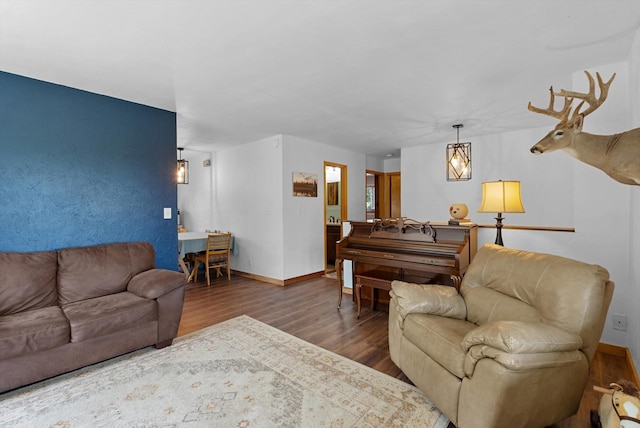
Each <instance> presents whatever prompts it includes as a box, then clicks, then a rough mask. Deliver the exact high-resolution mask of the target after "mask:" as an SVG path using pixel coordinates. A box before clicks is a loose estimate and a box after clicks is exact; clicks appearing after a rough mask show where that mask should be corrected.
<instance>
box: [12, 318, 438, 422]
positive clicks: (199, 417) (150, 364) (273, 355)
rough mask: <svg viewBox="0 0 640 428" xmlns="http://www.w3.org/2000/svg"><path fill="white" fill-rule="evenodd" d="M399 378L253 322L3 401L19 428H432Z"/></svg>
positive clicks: (216, 329) (427, 407)
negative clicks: (392, 427) (393, 427)
mask: <svg viewBox="0 0 640 428" xmlns="http://www.w3.org/2000/svg"><path fill="white" fill-rule="evenodd" d="M447 424H448V420H447V419H446V418H445V417H444V416H443V415H441V413H440V412H439V411H438V410H437V409H436V408H435V407H434V406H433V405H432V404H431V403H430V402H429V401H428V400H427V399H426V398H425V397H424V396H423V395H422V394H421V393H420V391H418V390H417V389H416V388H414V387H413V386H411V385H408V384H406V383H404V382H402V381H400V380H398V379H395V378H392V377H390V376H387V375H385V374H382V373H379V372H377V371H375V370H373V369H371V368H369V367H366V366H363V365H361V364H358V363H356V362H354V361H351V360H348V359H346V358H343V357H341V356H339V355H336V354H334V353H331V352H329V351H326V350H324V349H322V348H319V347H317V346H315V345H312V344H310V343H307V342H305V341H303V340H300V339H298V338H296V337H293V336H291V335H289V334H287V333H284V332H282V331H280V330H277V329H275V328H273V327H271V326H268V325H266V324H263V323H261V322H259V321H256V320H254V319H252V318H250V317H247V316H241V317H238V318H234V319H232V320H229V321H226V322H223V323H220V324H217V325H214V326H211V327H209V328H206V329H203V330H200V331H198V332H195V333H193V334H191V335H188V336H183V337H180V338H178V339H176V340H175V341H174V344H173V346H170V347H168V348H164V349H161V350H156V349H155V348H145V349H142V350H140V351H136V352H134V353H131V354H128V355H125V356H122V357H118V358H115V359H113V360H110V361H107V362H104V363H100V364H96V365H93V366H91V367H87V368H84V369H80V370H77V371H75V372H72V373H68V374H65V375H62V376H58V377H56V378H54V379H50V380H47V381H44V382H40V383H38V384H35V385H31V386H27V387H24V388H21V389H18V390H15V391H11V392H8V393H5V394H3V395H0V425H2V426H20V427H27V426H28V427H52V428H57V427H60V428H74V427H125V426H127V427H178V426H179V427H224V428H231V427H238V428H256V427H292V428H293V427H295V428H299V427H391V426H396V427H427V428H445V427H446V426H447Z"/></svg>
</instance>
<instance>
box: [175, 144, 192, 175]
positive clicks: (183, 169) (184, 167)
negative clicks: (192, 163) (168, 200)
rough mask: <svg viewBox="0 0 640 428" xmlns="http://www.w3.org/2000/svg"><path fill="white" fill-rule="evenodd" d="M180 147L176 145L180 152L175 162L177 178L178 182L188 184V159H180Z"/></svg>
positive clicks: (181, 149)
mask: <svg viewBox="0 0 640 428" xmlns="http://www.w3.org/2000/svg"><path fill="white" fill-rule="evenodd" d="M183 150H184V149H183V148H182V147H178V152H179V153H180V155H179V157H178V163H177V171H176V172H177V180H178V184H189V161H187V160H183V159H182V151H183Z"/></svg>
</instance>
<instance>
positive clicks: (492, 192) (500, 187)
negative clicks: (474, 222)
mask: <svg viewBox="0 0 640 428" xmlns="http://www.w3.org/2000/svg"><path fill="white" fill-rule="evenodd" d="M478 212H479V213H498V216H497V217H496V218H495V219H496V221H497V222H496V229H497V231H498V232H497V234H496V244H498V245H503V246H504V244H503V243H502V220H504V217H502V213H523V212H524V207H523V206H522V198H521V197H520V182H519V181H502V180H498V181H486V182H484V183H482V203H481V204H480V208H478Z"/></svg>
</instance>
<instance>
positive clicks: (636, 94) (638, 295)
mask: <svg viewBox="0 0 640 428" xmlns="http://www.w3.org/2000/svg"><path fill="white" fill-rule="evenodd" d="M629 76H632V78H630V79H629V99H630V107H631V108H630V111H631V122H630V125H631V126H630V127H631V128H637V127H640V30H638V32H637V33H636V37H635V41H634V43H633V46H632V48H631V51H630V56H629ZM639 213H640V190H637V189H636V190H632V192H631V207H630V210H629V216H630V218H631V239H630V246H629V259H630V261H631V262H630V263H629V267H630V270H631V271H630V273H629V275H630V278H631V292H630V294H629V301H630V302H632V303H631V304H630V306H631V309H632V310H631V313H630V314H629V335H630V337H629V349H630V350H631V354H632V355H633V357H634V362H635V366H636V368H640V310H638V305H639V304H640V262H639V260H640V219H639V218H638V214H639Z"/></svg>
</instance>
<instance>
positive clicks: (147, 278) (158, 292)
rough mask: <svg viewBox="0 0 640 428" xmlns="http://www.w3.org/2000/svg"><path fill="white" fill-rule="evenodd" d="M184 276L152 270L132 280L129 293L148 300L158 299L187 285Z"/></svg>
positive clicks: (161, 270) (166, 271) (168, 271)
mask: <svg viewBox="0 0 640 428" xmlns="http://www.w3.org/2000/svg"><path fill="white" fill-rule="evenodd" d="M186 283H187V280H186V279H185V277H184V274H182V273H180V272H175V271H172V270H166V269H150V270H147V271H144V272H141V273H139V274H138V275H136V276H134V277H133V278H131V281H129V285H128V286H127V291H129V292H131V293H133V294H135V295H136V296H140V297H144V298H146V299H157V298H158V297H160V296H163V295H165V294H167V293H169V292H171V291H173V290H175V289H176V288H179V287H183V286H184V285H186Z"/></svg>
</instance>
